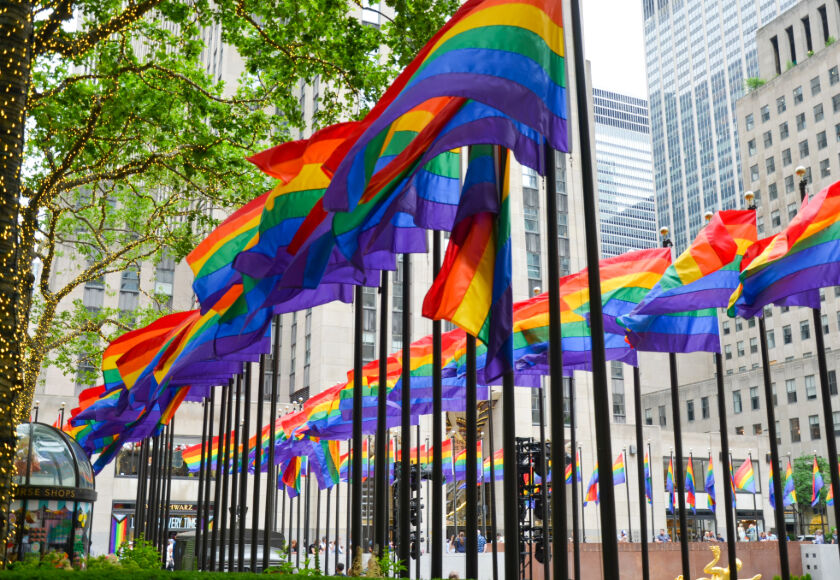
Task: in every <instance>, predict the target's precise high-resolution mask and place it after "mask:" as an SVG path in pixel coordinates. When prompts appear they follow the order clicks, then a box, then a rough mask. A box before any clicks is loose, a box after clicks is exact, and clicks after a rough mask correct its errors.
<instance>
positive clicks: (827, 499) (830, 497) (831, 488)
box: [825, 483, 834, 505]
mask: <svg viewBox="0 0 840 580" xmlns="http://www.w3.org/2000/svg"><path fill="white" fill-rule="evenodd" d="M825 505H834V486H833V485H832V484H830V483H829V484H828V493H827V494H826V496H825Z"/></svg>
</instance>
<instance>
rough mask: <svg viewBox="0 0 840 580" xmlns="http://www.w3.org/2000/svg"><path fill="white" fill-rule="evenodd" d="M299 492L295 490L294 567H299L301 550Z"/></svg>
mask: <svg viewBox="0 0 840 580" xmlns="http://www.w3.org/2000/svg"><path fill="white" fill-rule="evenodd" d="M300 461H301V463H302V462H303V459H301V460H300ZM306 468H307V470H308V469H309V464H308V463H307V465H306ZM301 471H303V465H301ZM301 493H303V490H302V489H301V490H298V491H297V498H295V499H297V501H296V502H295V503H296V504H297V530H296V531H295V532H296V533H295V536H296V538H297V549H296V550H295V567H296V568H298V569H299V568H300V551H301V548H302V547H303V546H302V545H301V542H300V503H301V500H302V499H303V498H302V497H301ZM303 549H304V550H305V549H306V548H303ZM305 553H306V552H304V554H305Z"/></svg>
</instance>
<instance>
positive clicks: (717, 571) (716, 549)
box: [677, 546, 761, 580]
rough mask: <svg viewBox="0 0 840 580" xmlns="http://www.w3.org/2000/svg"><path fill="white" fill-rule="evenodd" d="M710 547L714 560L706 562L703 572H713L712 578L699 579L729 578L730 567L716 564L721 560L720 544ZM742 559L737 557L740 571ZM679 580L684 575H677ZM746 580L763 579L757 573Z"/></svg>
mask: <svg viewBox="0 0 840 580" xmlns="http://www.w3.org/2000/svg"><path fill="white" fill-rule="evenodd" d="M709 549H710V550H711V551H712V554H713V555H714V560H712V561H711V562H709V563H708V564H706V566H705V567H704V568H703V572H705V573H706V574H711V575H712V577H711V578H698V579H697V580H729V567H728V566H727V567H726V568H722V567H721V566H716V564H717V563H718V561H719V560H720V546H709ZM741 566H742V564H741V560H739V559H738V558H735V568H736V569H737V570H738V571H739V572H740V571H741ZM677 580H683V575H682V574H680V575H679V576H677ZM746 580H761V574H756V575H755V576H753V577H752V578H747V579H746Z"/></svg>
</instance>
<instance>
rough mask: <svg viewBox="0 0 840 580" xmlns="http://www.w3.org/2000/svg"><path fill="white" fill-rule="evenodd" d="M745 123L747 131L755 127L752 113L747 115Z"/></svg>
mask: <svg viewBox="0 0 840 580" xmlns="http://www.w3.org/2000/svg"><path fill="white" fill-rule="evenodd" d="M800 88H801V87H800ZM745 122H746V126H747V131H752V130H753V127H755V118H754V117H753V114H752V113H750V114H749V115H747V117H746V119H745Z"/></svg>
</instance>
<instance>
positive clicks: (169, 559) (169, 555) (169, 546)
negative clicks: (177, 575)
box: [166, 538, 175, 572]
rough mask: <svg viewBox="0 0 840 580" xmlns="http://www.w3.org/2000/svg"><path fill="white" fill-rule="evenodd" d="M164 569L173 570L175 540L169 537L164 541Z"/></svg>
mask: <svg viewBox="0 0 840 580" xmlns="http://www.w3.org/2000/svg"><path fill="white" fill-rule="evenodd" d="M166 569H167V570H169V571H170V572H173V571H174V570H175V540H174V539H173V538H169V541H168V542H167V543H166Z"/></svg>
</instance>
